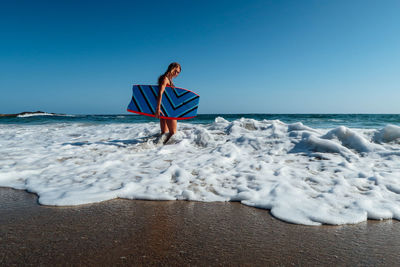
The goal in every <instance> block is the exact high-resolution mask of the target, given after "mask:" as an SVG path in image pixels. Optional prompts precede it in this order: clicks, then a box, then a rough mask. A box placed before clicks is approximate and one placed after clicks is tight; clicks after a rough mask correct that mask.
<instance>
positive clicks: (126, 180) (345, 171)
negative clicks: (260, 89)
mask: <svg viewBox="0 0 400 267" xmlns="http://www.w3.org/2000/svg"><path fill="white" fill-rule="evenodd" d="M158 132H159V126H158V124H157V123H152V122H151V123H135V124H127V123H123V124H122V123H121V124H89V123H54V124H47V125H16V124H15V125H0V136H1V139H0V152H1V153H0V186H7V187H13V188H17V189H24V190H27V191H29V192H33V193H36V194H37V195H38V196H39V203H40V204H43V205H56V206H64V205H80V204H86V203H93V202H100V201H104V200H109V199H113V198H128V199H147V200H194V201H205V202H209V201H238V202H241V203H243V204H245V205H248V206H253V207H257V208H262V209H268V210H270V211H271V214H272V215H273V216H275V217H277V218H279V219H281V220H284V221H287V222H291V223H296V224H306V225H320V224H335V225H337V224H352V223H359V222H362V221H365V220H367V219H378V220H379V219H390V218H394V219H398V220H399V219H400V165H399V164H398V163H399V161H400V127H398V126H395V125H387V126H386V127H384V128H382V129H378V130H374V129H354V128H347V127H344V126H340V127H337V128H333V129H313V128H311V127H308V126H305V125H303V124H302V123H301V122H298V123H293V124H285V123H283V122H281V121H279V120H262V121H261V120H260V121H259V120H254V119H238V120H234V121H232V122H229V121H227V120H225V119H224V118H222V117H218V118H216V119H215V121H214V122H213V123H210V124H190V123H180V124H179V131H178V133H177V134H176V135H175V136H173V138H172V139H171V140H170V142H169V144H168V145H165V146H163V145H162V144H161V143H160V142H159V143H157V142H155V140H156V136H157V134H158Z"/></svg>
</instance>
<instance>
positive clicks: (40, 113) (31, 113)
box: [0, 110, 65, 117]
mask: <svg viewBox="0 0 400 267" xmlns="http://www.w3.org/2000/svg"><path fill="white" fill-rule="evenodd" d="M24 115H65V114H58V113H49V112H43V111H40V110H39V111H24V112H21V113H16V114H0V117H18V116H24Z"/></svg>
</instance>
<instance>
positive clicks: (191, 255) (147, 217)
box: [0, 187, 400, 266]
mask: <svg viewBox="0 0 400 267" xmlns="http://www.w3.org/2000/svg"><path fill="white" fill-rule="evenodd" d="M0 203H1V205H0V240H1V242H0V265H6V266H8V265H28V264H29V265H30V264H33V265H54V264H60V263H63V264H66V263H67V264H73V265H76V264H83V265H96V264H98V263H102V264H103V265H116V264H119V265H133V264H135V265H256V266H261V265H266V264H274V265H276V264H278V265H292V264H296V265H298V264H301V265H310V264H312V265H317V264H318V265H321V264H325V265H326V264H341V265H344V264H346V265H393V264H396V263H398V262H399V261H400V256H399V254H398V249H397V248H398V247H400V238H399V237H398V236H399V234H400V222H398V221H396V220H385V221H367V222H364V223H360V224H356V225H341V226H326V225H323V226H304V225H295V224H289V223H285V222H283V221H280V220H278V219H276V218H274V217H272V216H271V215H270V214H269V212H268V211H267V210H262V209H256V208H251V207H247V206H245V205H242V204H240V203H235V202H209V203H205V202H189V201H144V200H127V199H114V200H109V201H105V202H101V203H95V204H86V205H81V206H69V207H53V206H41V205H39V204H38V203H37V196H36V195H35V194H31V193H28V192H26V191H22V190H15V189H11V188H3V187H1V188H0Z"/></svg>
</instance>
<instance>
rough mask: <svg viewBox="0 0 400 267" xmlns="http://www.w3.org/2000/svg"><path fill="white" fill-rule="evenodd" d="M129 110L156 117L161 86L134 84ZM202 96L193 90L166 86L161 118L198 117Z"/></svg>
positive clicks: (181, 118)
mask: <svg viewBox="0 0 400 267" xmlns="http://www.w3.org/2000/svg"><path fill="white" fill-rule="evenodd" d="M132 91H133V92H132V99H131V102H130V103H129V106H128V109H127V110H128V111H129V112H133V113H137V114H141V115H145V116H150V117H155V115H154V113H155V111H156V108H157V99H158V93H159V88H158V86H157V85H134V86H133V87H132ZM199 100H200V96H199V95H198V94H196V93H194V92H192V91H189V90H186V89H183V88H177V87H169V86H167V87H165V91H164V93H163V95H162V99H161V114H160V118H163V119H172V120H186V119H191V118H194V117H196V115H197V108H198V106H199Z"/></svg>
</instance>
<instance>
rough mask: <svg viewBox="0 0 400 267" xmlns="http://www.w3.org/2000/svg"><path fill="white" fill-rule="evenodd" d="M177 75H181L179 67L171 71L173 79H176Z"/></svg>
mask: <svg viewBox="0 0 400 267" xmlns="http://www.w3.org/2000/svg"><path fill="white" fill-rule="evenodd" d="M179 73H181V68H180V67H178V68H176V69H174V70H173V71H172V75H173V77H174V78H175V77H177V76H178V75H179Z"/></svg>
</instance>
